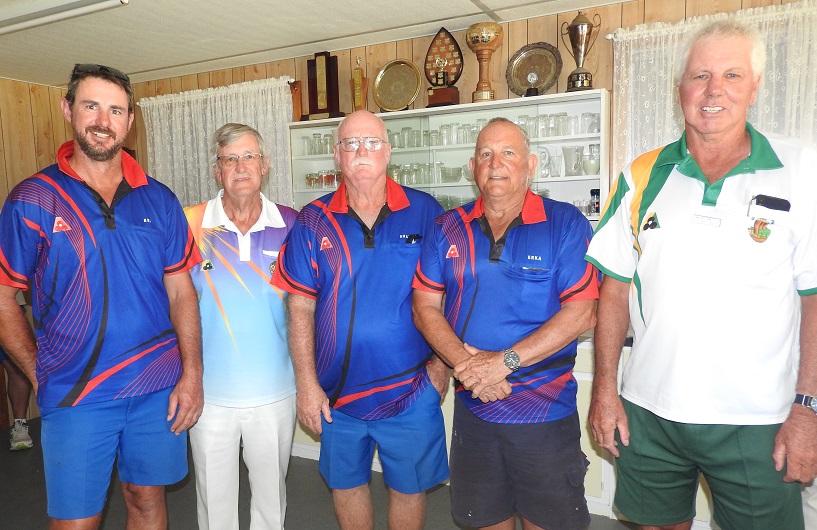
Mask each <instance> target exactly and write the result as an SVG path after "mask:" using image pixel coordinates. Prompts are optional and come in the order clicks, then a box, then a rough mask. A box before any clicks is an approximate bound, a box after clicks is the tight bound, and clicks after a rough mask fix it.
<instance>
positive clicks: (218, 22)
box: [0, 0, 621, 86]
mask: <svg viewBox="0 0 817 530" xmlns="http://www.w3.org/2000/svg"><path fill="white" fill-rule="evenodd" d="M75 1H76V0H75ZM618 1H621V0H607V1H605V0H538V1H535V0H444V1H431V0H368V1H360V0H354V1H352V0H323V1H319V0H290V1H284V0H229V1H228V0H220V1H219V0H129V3H128V5H124V6H119V7H114V8H111V9H106V10H104V11H100V12H96V13H91V14H85V15H81V16H76V17H74V18H71V19H68V20H63V21H58V22H51V23H49V24H46V25H42V26H39V27H33V28H29V29H24V30H20V31H16V32H13V33H7V34H5V35H0V77H5V78H9V79H16V80H20V81H26V82H31V83H38V84H44V85H52V86H62V85H65V83H66V82H67V78H68V74H69V72H70V70H71V67H72V66H73V65H74V63H98V64H105V65H109V66H112V67H115V68H118V69H120V70H122V71H124V72H125V73H127V74H129V75H130V76H131V79H132V81H134V82H141V81H150V80H154V79H163V78H168V77H175V76H179V75H187V74H192V73H198V72H205V71H210V70H219V69H222V68H229V67H236V66H244V65H249V64H256V63H261V62H270V61H277V60H280V59H287V58H291V57H300V56H304V55H311V54H313V53H315V52H319V51H325V50H328V51H332V50H342V49H347V48H352V47H357V46H364V45H370V44H377V43H381V42H390V41H395V40H402V39H407V38H414V37H419V36H423V35H434V34H435V33H437V31H438V30H439V29H440V27H445V28H446V29H448V30H449V31H456V30H461V29H465V28H467V27H468V26H470V25H471V24H474V23H476V22H483V21H488V20H493V21H495V22H509V21H513V20H521V19H525V18H531V17H537V16H543V15H548V14H553V13H561V12H566V11H575V10H577V9H580V8H587V7H593V6H599V5H604V4H611V3H617V2H618ZM48 3H51V4H55V3H70V2H57V1H55V0H0V20H2V19H3V18H6V17H7V16H8V15H9V14H11V13H13V12H14V11H15V10H19V9H20V8H21V7H23V6H37V5H43V4H48ZM77 3H82V2H77ZM85 3H87V1H86V2H85ZM554 44H555V43H554Z"/></svg>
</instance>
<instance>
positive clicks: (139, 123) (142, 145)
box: [130, 81, 156, 171]
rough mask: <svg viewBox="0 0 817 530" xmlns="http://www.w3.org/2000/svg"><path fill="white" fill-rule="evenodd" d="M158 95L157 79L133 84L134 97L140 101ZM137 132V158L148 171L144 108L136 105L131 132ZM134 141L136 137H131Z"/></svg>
mask: <svg viewBox="0 0 817 530" xmlns="http://www.w3.org/2000/svg"><path fill="white" fill-rule="evenodd" d="M155 95H156V81H146V82H144V83H136V84H134V85H133V97H134V98H135V99H136V100H137V101H138V100H140V99H142V98H149V97H153V96H155ZM134 133H135V134H136V138H135V141H136V144H135V145H136V160H137V161H138V162H139V165H140V166H142V169H144V170H145V171H148V143H147V134H146V132H145V120H144V117H143V115H142V109H141V107H139V106H138V105H137V106H136V115H135V116H134V120H133V126H132V127H131V134H134ZM130 140H131V141H134V139H130Z"/></svg>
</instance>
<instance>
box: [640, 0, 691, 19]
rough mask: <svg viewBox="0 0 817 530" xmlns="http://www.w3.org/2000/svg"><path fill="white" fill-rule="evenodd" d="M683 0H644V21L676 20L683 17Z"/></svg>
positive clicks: (684, 7)
mask: <svg viewBox="0 0 817 530" xmlns="http://www.w3.org/2000/svg"><path fill="white" fill-rule="evenodd" d="M685 13H686V2H685V1H684V0H644V22H646V23H647V24H650V23H652V22H677V21H679V20H683V19H684V18H685Z"/></svg>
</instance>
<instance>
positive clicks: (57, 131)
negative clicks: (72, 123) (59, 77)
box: [48, 87, 73, 153]
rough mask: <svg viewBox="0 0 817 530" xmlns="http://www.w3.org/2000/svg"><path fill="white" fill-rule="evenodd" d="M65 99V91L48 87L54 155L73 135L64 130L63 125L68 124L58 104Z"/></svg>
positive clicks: (68, 130)
mask: <svg viewBox="0 0 817 530" xmlns="http://www.w3.org/2000/svg"><path fill="white" fill-rule="evenodd" d="M64 97H65V91H64V90H60V89H59V88H55V87H48V100H49V108H50V109H51V126H52V127H54V134H52V135H51V138H52V141H53V142H54V153H56V152H57V151H58V150H59V148H60V146H61V145H62V144H64V143H65V142H67V141H68V140H70V139H71V138H72V136H73V135H71V134H70V127H69V128H68V129H66V127H65V125H66V124H67V123H68V122H67V120H66V119H65V116H63V114H62V107H61V104H60V102H61V101H62V98H64Z"/></svg>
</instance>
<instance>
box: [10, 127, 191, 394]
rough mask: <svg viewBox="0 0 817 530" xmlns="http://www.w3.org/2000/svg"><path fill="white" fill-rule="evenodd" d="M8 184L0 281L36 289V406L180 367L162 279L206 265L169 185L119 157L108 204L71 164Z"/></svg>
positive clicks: (158, 384) (170, 374)
mask: <svg viewBox="0 0 817 530" xmlns="http://www.w3.org/2000/svg"><path fill="white" fill-rule="evenodd" d="M73 153H74V144H73V142H70V141H69V142H66V143H65V144H63V145H62V147H60V149H59V152H58V154H57V163H56V164H54V165H52V166H49V167H48V168H46V169H44V170H43V171H42V172H40V173H37V174H35V175H33V176H31V177H29V178H27V179H25V180H24V181H23V182H21V183H20V184H18V185H17V186H15V187H14V189H13V190H11V193H9V195H8V197H7V198H6V203H5V205H4V206H3V210H2V212H0V284H3V285H8V286H11V287H18V288H20V289H26V288H27V287H28V285H29V283H31V285H32V288H33V296H32V313H33V317H34V331H35V335H36V337H37V380H38V382H39V392H38V395H37V402H38V403H39V404H40V406H44V407H67V406H74V405H80V404H85V403H97V402H104V401H110V400H114V399H119V398H125V397H134V396H139V395H143V394H148V393H151V392H156V391H158V390H162V389H165V388H168V387H170V386H173V385H175V384H176V382H177V381H178V379H179V376H180V375H181V370H182V365H181V357H180V352H179V346H178V342H177V340H176V335H175V333H174V331H173V326H172V325H171V323H170V317H169V310H170V309H169V302H168V298H167V291H166V289H165V286H164V283H163V278H164V276H165V275H169V274H175V273H179V272H184V271H186V270H188V269H189V268H190V267H192V266H193V265H195V264H196V263H198V262H199V261H201V257H200V255H199V251H198V249H197V247H196V245H195V244H194V242H193V237H192V234H191V232H190V229H189V227H188V225H187V220H186V219H185V217H184V212H183V211H182V207H181V205H180V204H179V201H178V199H176V197H175V195H173V192H171V191H170V189H168V188H167V187H166V186H165V185H163V184H161V183H159V182H157V181H156V180H154V179H152V178H149V177H147V176H146V175H145V173H144V172H143V171H142V169H141V168H140V167H139V164H138V163H137V162H136V161H135V160H134V159H133V158H131V157H130V156H129V155H128V154H127V153H122V172H123V174H124V179H123V180H122V183H121V184H120V186H119V189H118V190H117V192H116V195H115V197H114V200H113V202H112V205H111V206H110V207H108V205H107V204H106V203H105V201H104V200H103V199H102V198H101V197H100V196H99V194H98V193H96V192H95V191H94V190H92V189H91V188H90V187H89V186H87V185H86V184H85V182H83V181H82V179H81V178H80V177H79V175H77V174H76V173H75V172H74V170H73V169H72V168H71V166H70V164H69V163H68V159H69V158H70V157H71V156H72V155H73Z"/></svg>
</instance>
